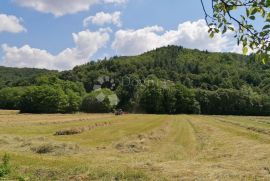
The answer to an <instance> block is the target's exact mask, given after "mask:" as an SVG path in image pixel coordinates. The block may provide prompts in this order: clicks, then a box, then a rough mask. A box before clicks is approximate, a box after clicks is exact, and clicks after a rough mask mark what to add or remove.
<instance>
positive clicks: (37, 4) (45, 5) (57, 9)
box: [14, 0, 126, 16]
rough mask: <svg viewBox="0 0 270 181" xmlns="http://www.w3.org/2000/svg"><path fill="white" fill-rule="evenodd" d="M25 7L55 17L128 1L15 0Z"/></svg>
mask: <svg viewBox="0 0 270 181" xmlns="http://www.w3.org/2000/svg"><path fill="white" fill-rule="evenodd" d="M14 1H15V3H17V4H19V5H20V6H23V7H29V8H32V9H35V10H36V11H40V12H43V13H51V14H53V15H55V16H63V15H66V14H74V13H78V12H81V11H87V10H89V9H90V7H91V6H93V5H94V4H99V3H114V4H119V3H125V2H126V0H14Z"/></svg>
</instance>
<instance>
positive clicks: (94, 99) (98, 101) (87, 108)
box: [81, 89, 117, 113]
mask: <svg viewBox="0 0 270 181" xmlns="http://www.w3.org/2000/svg"><path fill="white" fill-rule="evenodd" d="M115 96H116V94H114V92H112V91H111V90H109V89H99V90H95V91H92V92H91V93H89V94H87V95H86V96H85V97H84V98H83V101H82V106H81V110H82V111H83V112H87V113H108V112H111V111H112V110H113V108H114V107H115V106H116V105H117V103H116V102H114V101H116V100H111V99H110V98H117V97H115Z"/></svg>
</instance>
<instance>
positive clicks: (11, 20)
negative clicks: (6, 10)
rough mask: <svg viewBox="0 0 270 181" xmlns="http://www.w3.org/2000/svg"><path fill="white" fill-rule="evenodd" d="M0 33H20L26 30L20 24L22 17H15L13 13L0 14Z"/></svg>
mask: <svg viewBox="0 0 270 181" xmlns="http://www.w3.org/2000/svg"><path fill="white" fill-rule="evenodd" d="M0 22H1V23H0V33H1V32H9V33H20V32H23V31H26V29H25V28H24V27H23V25H21V23H22V19H21V18H17V17H16V16H13V15H6V14H0Z"/></svg>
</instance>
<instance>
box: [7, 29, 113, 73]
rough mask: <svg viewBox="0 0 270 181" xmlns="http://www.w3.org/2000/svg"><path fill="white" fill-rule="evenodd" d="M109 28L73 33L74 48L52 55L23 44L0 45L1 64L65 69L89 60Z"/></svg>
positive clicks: (104, 43)
mask: <svg viewBox="0 0 270 181" xmlns="http://www.w3.org/2000/svg"><path fill="white" fill-rule="evenodd" d="M109 39H110V35H109V30H107V29H100V30H99V31H96V32H91V31H89V30H86V31H81V32H79V33H77V34H76V33H73V40H74V43H75V45H76V46H75V47H74V48H67V49H65V50H63V51H62V52H60V53H59V54H58V55H52V54H50V53H49V52H47V51H46V50H40V49H36V48H32V47H30V46H29V45H24V46H23V47H21V48H18V47H10V46H8V45H6V44H4V45H2V49H3V52H4V57H3V63H2V64H3V65H4V66H10V67H33V68H47V69H58V70H66V69H71V68H73V67H74V66H76V65H80V64H84V63H86V62H88V61H89V58H90V57H91V56H93V55H94V54H95V53H96V52H97V51H98V50H99V49H100V48H102V47H104V46H105V45H106V43H107V42H108V41H109Z"/></svg>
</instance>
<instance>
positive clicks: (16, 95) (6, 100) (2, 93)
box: [0, 87, 24, 110]
mask: <svg viewBox="0 0 270 181" xmlns="http://www.w3.org/2000/svg"><path fill="white" fill-rule="evenodd" d="M23 93H24V90H23V88H21V87H12V88H10V87H8V88H3V89H1V90H0V109H10V110H16V109H19V102H20V99H21V96H22V95H23Z"/></svg>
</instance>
